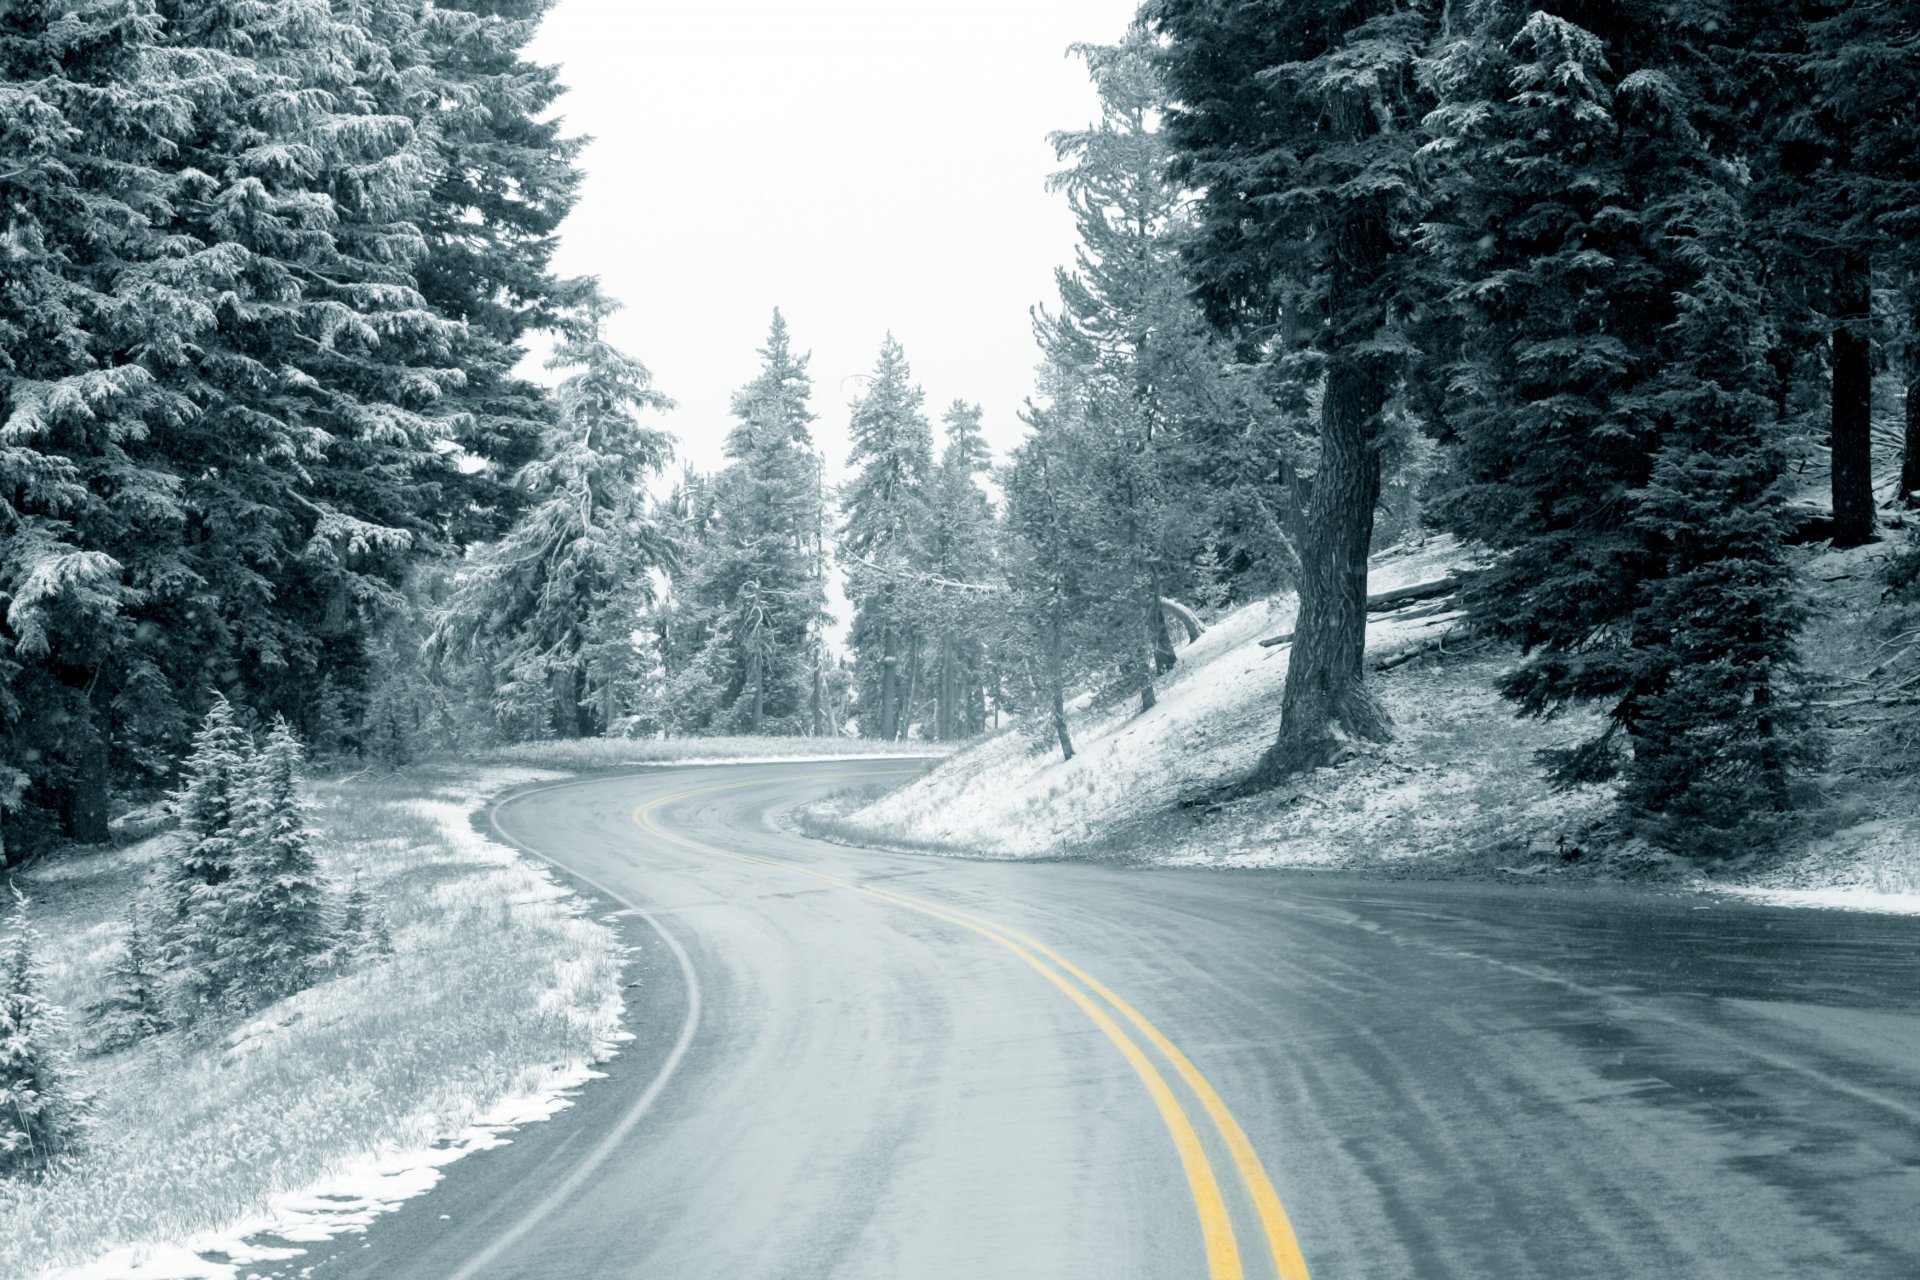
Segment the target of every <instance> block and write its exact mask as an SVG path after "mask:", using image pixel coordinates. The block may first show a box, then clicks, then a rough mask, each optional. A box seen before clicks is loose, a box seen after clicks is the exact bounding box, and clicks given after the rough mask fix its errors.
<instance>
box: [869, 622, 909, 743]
mask: <svg viewBox="0 0 1920 1280" xmlns="http://www.w3.org/2000/svg"><path fill="white" fill-rule="evenodd" d="M899 678H900V656H899V655H898V654H896V653H895V652H894V651H893V629H892V628H891V627H889V628H888V629H887V633H886V636H885V638H883V639H882V640H881V642H880V723H879V725H878V726H877V727H878V728H879V730H880V733H879V738H880V740H881V741H882V742H892V741H893V737H894V727H895V722H896V721H895V718H896V716H897V715H898V714H899V704H898V699H897V696H896V688H895V686H896V682H897V681H898V680H899ZM861 732H862V734H863V735H864V733H865V730H864V729H863V730H862V731H861Z"/></svg>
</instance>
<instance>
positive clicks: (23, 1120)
mask: <svg viewBox="0 0 1920 1280" xmlns="http://www.w3.org/2000/svg"><path fill="white" fill-rule="evenodd" d="M38 949H39V935H38V934H36V933H35V932H34V930H33V927H32V925H31V923H30V922H29V921H28V919H27V898H26V895H25V894H23V893H21V892H20V890H19V889H18V888H15V889H14V890H13V920H12V923H11V926H10V928H9V930H8V932H7V936H6V937H5V938H4V939H0V1178H7V1177H23V1176H25V1177H31V1176H36V1175H42V1174H45V1173H46V1172H47V1171H48V1170H50V1169H53V1168H56V1167H57V1166H58V1165H59V1164H60V1163H61V1161H62V1160H64V1159H65V1158H66V1157H67V1156H68V1155H69V1154H70V1153H71V1152H72V1150H73V1149H74V1146H75V1145H76V1144H77V1143H78V1141H79V1139H80V1135H81V1130H82V1127H83V1125H84V1124H85V1121H86V1114H87V1101H86V1098H85V1096H84V1095H82V1094H80V1093H79V1092H77V1091H76V1090H75V1089H74V1087H73V1083H72V1081H73V1071H72V1068H71V1066H70V1064H69V1060H68V1053H67V1028H66V1019H65V1018H64V1017H62V1016H61V1013H60V1009H59V1007H58V1006H56V1005H54V1004H52V1003H50V1002H49V1001H48V1000H47V999H46V998H45V997H43V996H42V995H41V994H40V982H41V971H40V964H39V958H38V955H37V952H38Z"/></svg>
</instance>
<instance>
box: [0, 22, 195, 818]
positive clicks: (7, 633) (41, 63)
mask: <svg viewBox="0 0 1920 1280" xmlns="http://www.w3.org/2000/svg"><path fill="white" fill-rule="evenodd" d="M160 27H161V24H160V22H159V19H158V17H157V16H156V14H155V13H154V11H153V9H152V6H151V5H149V4H146V3H126V2H123V0H95V2H86V3H73V4H61V5H52V4H19V5H9V6H7V7H6V8H5V9H4V10H0V263H4V267H3V268H0V594H3V595H4V596H5V597H6V598H7V601H8V608H7V610H6V611H5V615H4V617H0V680H4V685H3V686H0V812H4V816H5V818H6V821H7V825H9V826H10V827H11V828H13V830H14V832H15V833H16V835H17V834H20V833H21V832H22V829H23V828H24V829H25V834H26V835H27V836H28V837H29V838H31V837H32V836H33V835H34V834H35V829H36V828H37V827H39V826H40V825H41V824H42V823H45V824H47V825H51V826H54V827H55V828H57V830H59V831H60V832H62V833H64V834H65V835H67V836H70V837H72V838H75V839H79V840H82V841H91V842H98V841H103V840H105V839H106V838H107V819H108V816H109V780H110V776H111V774H112V773H113V772H114V771H115V767H116V765H119V764H123V763H124V762H122V761H117V760H116V759H115V755H114V750H113V744H114V742H115V740H116V739H117V738H118V739H122V740H128V741H132V742H145V741H146V740H147V739H148V738H149V737H151V736H157V737H159V738H161V739H163V740H166V741H165V745H166V747H167V748H168V749H169V752H168V753H169V754H170V749H171V748H172V747H173V746H174V745H175V741H173V740H170V739H171V736H172V733H173V731H176V730H178V729H179V728H181V727H182V726H181V725H179V723H178V719H177V707H176V705H175V701H174V698H173V696H172V689H171V688H170V687H169V682H168V681H166V680H156V679H155V678H154V677H155V675H156V673H157V670H158V669H157V668H156V666H155V662H156V659H159V660H164V657H165V649H166V646H165V645H164V644H159V643H152V642H146V643H142V641H145V640H148V638H149V637H152V636H153V632H152V631H151V621H150V620H151V619H152V618H153V617H154V612H153V610H154V602H155V601H156V599H157V598H159V597H161V596H164V595H167V594H171V593H173V592H177V591H178V590H180V589H181V588H180V584H181V583H183V582H190V581H191V580H192V578H193V576H194V573H193V569H192V567H191V566H190V565H189V564H188V563H187V562H186V560H185V558H184V557H183V555H182V554H181V548H180V542H181V537H182V533H183V526H184V522H185V519H186V511H185V509H184V507H183V505H182V503H181V501H180V495H179V482H178V480H177V478H176V477H175V476H174V475H173V474H172V472H171V468H170V467H168V466H167V465H166V463H165V461H164V460H162V459H159V458H156V456H155V455H156V452H157V450H156V447H155V439H154V435H153V433H154V432H155V431H156V430H158V431H160V432H162V433H164V432H165V431H166V430H167V429H169V428H170V427H171V426H173V425H175V424H177V423H178V422H179V421H180V419H181V417H182V416H183V413H184V406H183V404H182V403H181V402H180V400H179V398H178V397H177V396H173V395H170V394H169V393H168V392H167V391H166V390H165V389H164V388H162V387H161V386H159V385H158V384H157V383H156V381H155V379H154V378H153V377H152V375H151V373H150V372H149V370H148V369H146V368H144V367H143V366H142V365H141V364H140V363H138V362H137V361H136V360H135V359H133V358H131V357H132V355H133V354H134V353H135V351H136V350H137V348H138V345H139V344H141V343H143V342H145V341H146V340H147V336H148V334H149V332H150V330H152V329H153V328H155V327H156V326H157V324H158V322H159V321H160V320H162V319H163V315H161V314H156V311H157V310H158V311H160V312H162V313H163V312H164V306H159V307H156V304H155V302H154V300H153V299H151V298H150V297H149V296H148V293H149V290H148V287H147V285H146V283H145V276H146V274H147V273H148V272H150V271H151V270H153V269H154V264H155V262H156V261H157V260H158V259H159V257H160V256H161V254H162V251H163V244H164V242H163V239H162V237H161V235H160V233H159V229H158V228H159V227H160V226H162V225H163V224H164V222H165V220H166V217H167V214H168V209H169V207H170V201H171V200H172V199H173V198H174V192H173V189H172V186H171V184H170V183H169V181H168V180H167V178H166V176H165V175H164V174H162V173H161V172H160V171H159V170H158V168H157V165H158V164H159V162H160V161H161V159H162V158H163V157H164V156H165V155H166V154H167V153H168V151H169V148H170V147H171V145H172V142H171V139H172V137H173V136H174V135H175V134H176V133H177V132H178V131H179V130H180V129H182V128H183V127H184V125H185V121H186V117H187V112H186V109H185V106H184V104H183V102H182V101H181V99H180V98H179V96H178V94H177V91H176V89H175V86H174V84H173V83H172V81H171V80H170V78H169V77H168V76H167V75H166V74H164V69H163V68H160V67H157V66H156V65H155V63H154V61H153V57H152V46H153V42H154V41H155V39H156V38H157V36H158V33H159V31H160ZM128 691H131V692H132V694H133V696H131V697H123V693H125V692H128ZM116 722H118V723H116ZM142 763H145V764H151V756H150V755H149V754H147V753H145V752H143V753H142ZM146 776H147V777H148V778H149V779H151V777H152V776H153V775H152V774H150V773H149V774H147V775H146ZM14 845H15V847H14V848H12V849H9V850H7V853H8V855H9V856H11V855H12V854H14V853H17V852H18V851H19V841H17V840H16V841H15V842H14Z"/></svg>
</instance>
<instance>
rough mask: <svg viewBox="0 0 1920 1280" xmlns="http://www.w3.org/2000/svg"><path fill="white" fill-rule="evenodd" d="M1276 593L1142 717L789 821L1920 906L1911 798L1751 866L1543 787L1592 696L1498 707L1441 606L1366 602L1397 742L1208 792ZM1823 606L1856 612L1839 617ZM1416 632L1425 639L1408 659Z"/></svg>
mask: <svg viewBox="0 0 1920 1280" xmlns="http://www.w3.org/2000/svg"><path fill="white" fill-rule="evenodd" d="M1466 559H1467V556H1466V555H1465V553H1464V552H1463V551H1462V549H1461V548H1460V547H1459V546H1458V545H1457V544H1455V543H1453V542H1451V541H1450V540H1446V539H1434V540H1430V541H1428V542H1426V543H1425V544H1423V545H1420V546H1416V547H1412V548H1405V549H1397V550H1394V551H1391V552H1388V553H1385V554H1383V555H1381V556H1378V557H1376V558H1375V561H1374V565H1373V572H1372V582H1371V584H1370V586H1371V589H1372V590H1373V591H1375V592H1383V591H1388V590H1392V589H1394V588H1397V587H1403V586H1407V585H1410V584H1413V583H1418V582H1423V581H1429V580H1432V579H1435V578H1439V577H1442V576H1445V575H1446V573H1447V571H1448V570H1449V569H1450V568H1452V567H1454V566H1457V565H1459V564H1462V563H1463V562H1464V561H1465V560H1466ZM1867 576H1868V575H1866V574H1864V573H1862V574H1860V577H1861V579H1862V580H1863V581H1864V580H1866V579H1867ZM1293 610H1294V601H1293V598H1292V597H1291V596H1288V597H1283V598H1281V599H1279V600H1276V601H1274V602H1272V603H1271V604H1268V603H1264V602H1263V603H1259V604H1253V605H1249V606H1246V607H1243V608H1241V609H1238V610H1236V611H1234V612H1231V613H1229V614H1227V615H1226V616H1225V617H1223V618H1221V619H1220V620H1219V621H1218V622H1217V623H1215V624H1214V625H1213V626H1212V627H1210V628H1209V629H1208V630H1207V632H1206V633H1205V634H1204V635H1202V636H1201V638H1200V639H1199V640H1198V641H1197V642H1195V643H1194V644H1192V645H1190V646H1188V647H1186V648H1184V649H1182V650H1181V651H1180V655H1179V656H1180V661H1179V665H1178V666H1177V667H1176V668H1175V670H1174V672H1173V673H1172V674H1171V676H1170V677H1169V678H1168V680H1167V681H1166V683H1165V684H1164V685H1163V686H1162V687H1161V689H1160V700H1159V705H1158V706H1156V707H1155V708H1154V709H1153V710H1152V711H1149V712H1147V713H1146V714H1145V715H1139V714H1136V712H1135V704H1134V703H1133V702H1132V701H1131V700H1130V701H1128V702H1127V703H1126V704H1125V705H1122V706H1117V707H1113V708H1110V709H1104V710H1091V709H1087V708H1085V707H1084V706H1083V707H1082V708H1081V709H1079V710H1077V711H1075V712H1074V713H1073V715H1072V721H1073V726H1072V729H1073V737H1074V745H1075V747H1076V749H1077V752H1078V754H1076V755H1075V757H1074V758H1073V759H1072V760H1071V761H1064V762H1063V761H1062V760H1061V759H1060V753H1059V751H1058V749H1057V748H1056V747H1055V746H1054V745H1053V743H1052V740H1051V738H1048V739H1046V740H1045V741H1044V742H1036V741H1035V740H1034V739H1033V738H1031V737H1029V736H1027V735H1025V734H1023V733H1022V732H1020V731H1019V730H1018V729H1017V728H1016V729H1014V730H1010V731H1008V732H1004V733H1002V734H1000V735H998V736H996V737H993V738H990V739H988V740H986V741H984V742H982V743H980V744H978V745H976V746H974V747H972V748H970V749H968V750H966V751H963V752H961V753H959V754H958V755H956V756H954V757H953V758H952V759H950V760H948V761H946V762H945V763H944V764H942V765H941V766H940V767H938V768H936V769H935V770H933V771H932V772H930V773H929V774H927V775H926V776H925V777H924V778H921V779H918V780H916V781H914V782H912V783H910V784H908V785H906V786H904V787H900V788H899V789H897V790H893V791H890V792H888V793H886V794H883V795H880V796H878V797H877V798H876V797H874V795H873V793H872V792H871V791H868V792H866V793H864V794H862V793H848V794H847V795H844V796H842V797H838V798H836V799H835V800H834V801H831V802H828V803H826V804H823V805H818V806H815V807H813V808H812V809H810V810H808V811H806V812H803V813H802V814H801V815H800V824H801V826H802V828H803V829H804V830H806V831H807V832H808V833H810V834H813V835H818V836H822V837H825V838H828V839H838V840H844V841H848V842H855V843H866V844H872V845H880V846H889V847H894V848H902V849H910V850H916V851H923V852H930V853H948V854H958V855H966V856H975V857H998V858H1034V857H1052V856H1093V857H1111V858H1120V859H1126V860H1131V861H1145V862H1151V863H1155V864H1159V865H1184V866H1214V867H1247V868H1259V867H1328V868H1334V867H1339V868H1351V869H1371V870H1376V871H1384V872H1388V873H1390V874H1399V875H1408V874H1411V875H1460V874H1469V875H1489V876H1495V877H1502V878H1505V877H1514V878H1522V879H1526V878H1549V879H1558V878H1563V877H1578V878H1593V877H1607V878H1613V877H1636V878H1640V877H1648V876H1651V877H1654V878H1657V879H1660V880H1662V881H1664V882H1667V883H1669V884H1672V885H1675V886H1676V887H1682V886H1690V887H1695V888H1708V887H1712V888H1725V889H1729V890H1731V891H1733V892H1740V893H1751V894H1753V895H1756V896H1761V897H1764V898H1767V899H1768V900H1771V901H1775V902H1779V903H1783V904H1787V903H1792V904H1797V905H1798V904H1804V905H1815V906H1853V907H1860V908H1865V909H1873V910H1899V909H1913V907H1914V906H1915V905H1916V904H1920V897H1916V895H1920V819H1916V818H1915V817H1914V816H1912V814H1911V810H1912V808H1913V807H1914V806H1913V805H1912V803H1911V797H1909V798H1908V800H1907V801H1906V802H1905V808H1904V809H1902V807H1901V805H1902V802H1901V801H1900V800H1899V799H1898V797H1894V796H1889V797H1887V804H1885V805H1880V806H1879V807H1878V808H1875V809H1873V810H1872V811H1871V812H1868V813H1866V814H1863V815H1862V817H1864V818H1866V819H1869V820H1868V821H1864V822H1861V823H1859V824H1858V825H1855V826H1852V827H1850V828H1848V829H1847V830H1844V831H1841V832H1839V833H1838V834H1836V835H1834V836H1832V837H1828V838H1826V839H1824V840H1816V839H1814V838H1812V836H1811V835H1809V834H1807V833H1804V832H1803V833H1801V834H1800V835H1797V836H1794V837H1792V839H1791V840H1790V844H1791V845H1792V846H1793V848H1794V849H1796V850H1798V852H1795V853H1793V854H1792V856H1780V857H1777V859H1776V861H1774V862H1773V863H1772V864H1770V866H1769V867H1767V868H1765V869H1763V868H1761V866H1760V865H1759V864H1758V862H1757V860H1754V861H1748V862H1745V863H1744V864H1743V865H1728V866H1723V867H1721V868H1718V869H1716V870H1715V872H1714V874H1713V875H1712V876H1711V878H1708V877H1705V876H1703V875H1702V874H1701V873H1700V870H1699V869H1698V868H1696V867H1694V866H1692V865H1691V864H1689V863H1687V862H1685V861H1684V860H1682V859H1678V858H1673V857H1670V856H1667V855H1663V854H1661V853H1659V852H1657V851H1655V850H1653V849H1651V848H1650V847H1649V846H1647V845H1646V844H1645V843H1644V842H1642V841H1637V840H1630V839H1626V838H1625V837H1624V835H1623V834H1622V832H1621V830H1620V829H1619V826H1618V824H1617V823H1615V822H1612V821H1610V817H1611V814H1612V811H1613V800H1614V795H1613V791H1612V788H1611V787H1609V786H1590V787H1579V788H1573V789H1569V790H1556V789H1555V788H1553V787H1551V786H1550V785H1549V784H1548V782H1547V781H1546V779H1545V777H1544V776H1543V773H1542V770H1541V768H1540V765H1539V763H1538V760H1537V758H1536V753H1537V752H1539V751H1540V750H1541V749H1543V748H1550V747H1559V746H1566V745H1569V744H1570V743H1572V742H1574V741H1577V740H1579V739H1580V738H1582V737H1585V736H1587V735H1588V734H1590V733H1591V732H1592V731H1593V730H1594V728H1595V727H1596V726H1595V724H1594V721H1593V719H1592V718H1591V715H1590V713H1589V714H1580V713H1570V714H1568V715H1566V716H1563V717H1561V718H1559V719H1556V720H1552V721H1538V720H1522V719H1518V718H1516V717H1515V715H1514V713H1513V708H1512V706H1511V705H1510V704H1508V703H1506V702H1505V701H1504V700H1503V699H1502V698H1501V697H1500V695H1499V691H1498V686H1497V681H1498V678H1499V676H1500V675H1501V673H1502V672H1504V671H1505V670H1507V669H1508V668H1509V667H1510V666H1511V664H1512V661H1513V655H1512V654H1511V653H1510V652H1501V651H1498V650H1493V649H1481V648H1474V647H1472V646H1471V643H1470V642H1467V643H1463V642H1461V641H1459V640H1455V641H1452V642H1449V643H1448V644H1447V647H1446V651H1445V652H1442V651H1441V650H1439V649H1437V648H1435V647H1434V646H1435V642H1436V640H1437V639H1438V638H1439V637H1441V636H1443V635H1445V634H1447V633H1448V631H1449V630H1450V628H1451V627H1452V626H1453V625H1454V623H1455V622H1457V620H1458V619H1457V615H1455V614H1452V613H1448V612H1439V613H1426V614H1424V615H1423V616H1414V615H1415V614H1417V613H1418V612H1419V611H1418V610H1407V611H1404V612H1400V613H1388V614H1384V615H1380V616H1376V617H1374V618H1373V619H1372V620H1371V621H1370V625H1369V627H1368V635H1367V652H1368V660H1369V664H1370V666H1372V667H1374V668H1376V671H1375V673H1374V674H1373V675H1372V676H1371V677H1370V678H1371V681H1372V688H1373V690H1374V692H1375V693H1376V695H1377V696H1378V697H1379V698H1380V700H1381V702H1382V703H1383V704H1384V705H1385V707H1386V708H1387V710H1388V711H1389V712H1390V713H1391V715H1392V717H1393V720H1394V728H1395V739H1394V741H1392V742H1390V743H1387V744H1385V745H1382V746H1372V745H1366V744H1356V745H1355V748H1354V751H1353V754H1352V757H1351V758H1350V759H1348V760H1346V761H1344V762H1343V763H1342V764H1340V765H1339V766H1338V767H1336V768H1331V769H1322V770H1319V771H1317V772H1315V773H1313V774H1312V775H1310V776H1307V777H1304V778H1302V779H1300V780H1299V781H1298V782H1297V783H1295V784H1294V785H1292V786H1289V787H1285V788H1282V789H1279V790H1276V791H1272V792H1268V793H1265V794H1261V795H1256V796H1252V797H1249V798H1246V799H1241V800H1235V801H1227V802H1221V801H1219V800H1217V799H1216V798H1215V796H1214V794H1213V793H1215V792H1217V791H1218V790H1219V789H1221V788H1223V787H1225V786H1227V785H1229V784H1231V783H1233V782H1235V781H1237V780H1239V779H1241V778H1244V777H1245V776H1246V775H1247V773H1248V772H1249V771H1250V770H1251V769H1252V768H1253V766H1254V764H1255V762H1256V761H1257V760H1258V759H1259V756H1260V754H1261V752H1262V751H1263V750H1265V748H1266V746H1267V744H1268V743H1269V742H1271V741H1272V737H1273V733H1274V731H1275V730H1276V728H1277V727H1278V716H1279V706H1280V691H1281V687H1282V685H1283V684H1284V682H1285V679H1286V664H1287V658H1288V652H1289V647H1288V646H1286V645H1276V646H1270V647H1263V646H1262V645H1261V644H1260V640H1261V639H1262V638H1263V637H1268V636H1272V635H1275V634H1278V633H1284V632H1288V631H1290V630H1291V629H1292V625H1293ZM1838 625H1847V626H1851V627H1852V628H1853V629H1854V630H1856V631H1859V630H1860V629H1861V626H1860V621H1859V619H1858V618H1854V619H1852V620H1851V621H1850V622H1847V623H1844V624H1838ZM1815 639H1816V640H1817V641H1818V642H1819V647H1817V648H1816V646H1815V645H1812V644H1810V646H1809V649H1810V652H1812V653H1814V654H1815V655H1816V656H1820V655H1821V654H1822V653H1823V652H1831V651H1832V646H1831V645H1830V644H1828V643H1827V641H1826V638H1825V637H1815ZM1863 643H1868V644H1869V645H1870V643H1871V639H1870V637H1869V640H1868V641H1865V642H1863ZM1421 649H1425V650H1429V651H1428V652H1425V653H1421V654H1420V655H1419V656H1415V657H1412V658H1411V659H1408V658H1407V655H1408V654H1409V653H1411V652H1412V651H1414V650H1421ZM1383 666H1384V667H1386V668H1387V669H1386V670H1378V668H1381V667H1383ZM1905 780H1906V781H1909V782H1910V777H1908V778H1906V779H1905ZM1831 785H1832V787H1833V789H1834V790H1836V791H1838V792H1840V793H1842V794H1846V795H1849V796H1855V797H1858V796H1871V795H1874V794H1877V793H1875V792H1874V791H1873V789H1872V787H1871V786H1869V785H1868V784H1866V783H1865V782H1863V780H1862V778H1861V777H1859V776H1857V775H1856V774H1853V773H1849V774H1848V775H1846V776H1844V777H1841V778H1838V779H1835V780H1833V781H1832V782H1831ZM1883 809H1885V810H1889V811H1890V812H1893V813H1894V814H1895V816H1893V817H1887V816H1886V814H1884V813H1882V812H1881V810H1883ZM1903 814H1904V815H1905V816H1900V815H1903Z"/></svg>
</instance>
